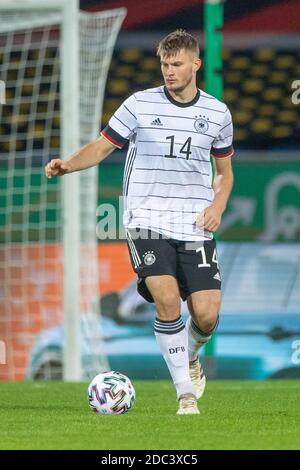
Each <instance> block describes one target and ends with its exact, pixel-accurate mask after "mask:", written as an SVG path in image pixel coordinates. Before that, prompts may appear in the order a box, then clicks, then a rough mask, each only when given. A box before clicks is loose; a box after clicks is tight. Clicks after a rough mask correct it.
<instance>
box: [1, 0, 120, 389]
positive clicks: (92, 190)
mask: <svg viewBox="0 0 300 470" xmlns="http://www.w3.org/2000/svg"><path fill="white" fill-rule="evenodd" d="M125 16H126V9H124V8H120V9H116V10H111V11H107V12H102V13H85V12H80V11H79V0H1V2H0V54H2V68H1V69H0V71H1V70H2V71H5V70H6V71H9V60H11V57H13V53H14V52H15V51H16V49H17V48H18V51H17V53H16V52H15V53H16V54H17V55H18V59H17V60H18V61H20V69H19V70H18V71H17V72H16V76H17V83H16V88H17V87H22V90H23V89H24V87H25V89H26V86H27V87H29V88H30V89H31V90H39V91H37V93H40V94H41V95H42V92H43V90H42V87H43V86H44V85H45V87H46V88H47V90H48V91H47V93H49V96H50V98H51V96H52V95H53V106H52V114H51V112H50V110H49V108H50V106H48V108H47V110H46V111H43V112H42V113H41V112H40V111H39V109H38V105H39V104H40V101H39V100H38V98H37V96H33V98H32V101H31V103H29V102H28V100H27V102H26V103H25V101H24V103H25V104H26V106H29V107H30V109H31V111H30V113H31V114H29V115H28V120H29V121H30V122H29V124H28V123H27V128H26V133H27V135H28V136H30V135H33V137H34V139H36V136H37V134H38V129H39V126H42V127H43V128H44V135H43V137H41V138H40V140H42V139H44V140H43V147H40V149H36V148H35V146H36V144H35V142H36V140H33V143H32V144H31V149H29V148H28V145H27V147H26V145H25V147H26V149H25V150H24V151H23V157H24V162H25V163H24V164H23V163H22V165H23V166H24V167H25V170H24V171H25V172H28V173H26V175H27V176H26V177H27V182H28V181H29V180H30V178H31V177H32V176H33V175H34V174H36V171H37V170H36V168H35V166H36V165H34V162H35V160H34V156H35V154H39V153H41V154H42V156H43V159H41V161H40V163H41V166H40V168H39V171H43V167H44V165H45V163H46V162H47V160H49V159H50V158H51V157H55V156H56V155H55V153H53V152H54V149H55V146H54V147H53V145H52V144H51V142H52V141H53V140H55V133H54V131H53V122H54V121H55V120H58V119H59V121H60V131H59V137H58V136H56V138H57V139H58V138H60V153H59V155H57V156H58V157H61V158H64V159H65V158H68V157H69V156H70V155H71V154H72V153H73V152H74V151H76V150H77V149H78V148H79V147H80V146H81V145H83V144H85V143H86V142H88V141H90V140H92V139H94V138H96V137H97V135H98V134H99V125H100V117H101V113H102V102H103V94H104V87H105V81H106V76H107V72H108V68H109V64H110V60H111V55H112V51H113V47H114V44H115V41H116V37H117V34H118V32H119V29H120V27H121V24H122V22H123V20H124V18H125ZM56 27H58V28H59V30H60V34H58V36H59V37H58V39H57V43H58V47H59V48H60V52H59V55H58V56H57V57H56V58H55V61H54V59H53V60H52V59H51V60H52V62H51V63H50V62H49V61H48V62H47V61H46V60H44V62H43V63H42V60H43V58H45V57H46V58H47V54H49V55H50V52H49V50H50V46H51V47H52V48H54V49H55V47H56V46H55V45H54V46H53V44H54V42H55V40H56V39H55V40H54V39H53V38H56V35H57V33H56V32H55V28H56ZM43 28H46V30H45V31H46V32H45V33H40V30H41V29H43ZM51 28H52V29H51ZM53 28H54V29H53ZM37 31H38V32H37ZM14 34H15V35H14ZM18 34H19V36H20V37H18ZM13 35H14V36H13ZM39 35H40V36H39ZM35 36H36V38H35ZM38 36H39V38H40V39H37V37H38ZM38 40H39V41H41V45H40V53H39V52H36V48H37V46H36V42H37V41H38ZM18 42H19V43H21V42H22V43H23V44H22V45H21V44H18ZM16 44H17V46H16ZM31 44H33V46H32V50H33V53H32V57H34V56H35V55H36V59H34V60H35V62H34V63H32V62H33V59H31V56H30V54H29V53H28V51H29V49H30V47H31ZM1 48H2V49H1ZM43 48H44V49H43ZM47 48H48V52H45V51H47ZM43 50H44V52H43ZM41 51H42V52H41ZM42 56H43V58H41V57H42ZM49 64H50V65H49ZM47 66H48V67H52V70H53V71H54V70H55V71H56V72H55V74H57V77H58V81H59V84H58V85H57V84H56V82H55V81H54V78H53V77H51V78H49V79H48V78H43V74H44V73H46V72H45V70H46V68H47ZM0 67H1V64H0ZM27 67H31V69H32V70H31V71H28V69H27ZM38 67H40V82H39V83H37V82H38V80H39V77H38V75H37V74H36V75H35V76H34V77H33V78H32V80H31V79H30V78H27V76H28V77H30V74H32V76H33V74H34V73H36V72H34V71H33V69H34V70H37V69H38ZM58 68H59V72H57V69H58ZM24 70H25V72H24ZM27 71H28V74H27ZM53 74H54V72H53ZM7 76H8V75H7ZM2 77H3V78H2ZM0 79H1V80H4V81H5V73H4V72H3V74H2V76H0ZM30 80H31V81H30ZM45 82H47V83H45ZM58 89H59V94H60V116H59V117H58V116H57V115H56V109H55V106H56V103H57V97H55V96H54V95H55V93H57V92H58V91H57V90H58ZM41 90H42V91H41ZM25 91H26V90H25ZM12 93H14V92H13V91H12ZM14 97H15V99H14V101H13V100H11V103H10V105H11V106H12V108H13V112H12V116H9V117H8V118H6V119H7V126H10V127H9V128H10V129H11V131H10V136H8V135H6V136H4V137H3V139H4V146H6V147H7V156H6V158H7V161H8V163H7V168H9V169H10V170H11V171H14V175H15V176H16V175H17V176H21V172H20V171H19V170H16V169H15V168H14V169H13V163H12V161H13V160H14V161H15V162H17V161H20V160H22V156H21V153H22V152H21V151H20V152H18V146H20V145H22V144H20V142H21V139H22V133H21V132H20V131H19V127H20V126H19V123H20V122H21V121H22V119H23V120H24V112H23V115H22V113H21V111H20V110H21V109H22V105H23V102H22V98H23V91H20V90H19V92H18V90H16V92H15V93H14ZM34 100H37V101H38V103H37V105H36V107H35V108H34V107H33V106H32V103H33V102H34ZM8 101H9V100H8ZM41 101H42V100H41ZM49 103H51V99H49V100H48V105H49ZM0 106H1V105H0ZM45 109H46V108H45ZM18 113H19V114H18ZM22 116H23V117H22ZM47 119H48V120H47ZM9 120H10V122H9ZM33 120H36V121H35V124H34V125H32V127H30V126H31V122H32V121H33ZM3 122H4V123H6V121H3ZM16 122H17V124H18V125H16V124H14V123H16ZM41 122H42V124H41ZM23 124H24V123H23ZM24 128H25V127H24ZM12 129H14V134H12ZM24 132H25V131H23V133H24ZM40 132H43V131H40ZM57 132H58V131H57ZM0 137H1V136H0ZM23 139H24V136H23ZM13 140H14V142H13ZM0 142H1V138H0ZM41 145H42V144H41ZM30 150H32V152H31V153H30ZM29 161H30V162H29ZM18 171H19V173H18ZM30 172H31V174H30ZM61 180H62V188H60V187H59V185H60V184H61V183H60V182H57V183H56V185H57V186H56V190H57V192H58V193H57V194H59V191H61V192H60V194H61V199H62V200H63V210H62V213H61V216H62V217H61V219H62V220H63V222H62V220H61V222H60V223H63V230H62V232H63V235H62V238H61V240H60V241H61V242H62V243H63V294H62V295H63V312H64V320H63V324H64V334H65V337H64V360H63V363H64V368H63V371H64V372H63V378H64V379H65V380H72V381H73V380H76V381H77V380H80V379H82V377H83V374H82V367H81V351H80V334H81V321H80V318H81V314H82V308H84V309H86V310H88V311H90V310H91V309H92V307H91V305H90V304H91V299H93V301H94V303H97V301H96V299H97V288H98V277H97V272H96V271H97V266H96V264H97V255H96V249H97V247H96V231H95V226H96V197H97V169H95V168H92V169H90V170H87V171H86V172H82V174H79V173H74V174H72V175H68V176H67V177H65V178H62V179H61ZM45 184H47V182H46V183H41V185H45ZM51 188H53V189H54V186H51ZM8 191H11V193H12V194H11V195H10V196H9V197H10V199H9V201H10V202H11V203H12V207H9V203H8V205H7V208H6V211H7V212H6V216H7V214H8V213H9V212H10V211H12V212H14V210H15V208H16V206H15V203H14V202H13V193H14V187H13V186H12V187H11V188H10V189H9V188H8ZM24 191H28V192H30V191H29V190H28V187H27V186H26V185H25V183H24ZM49 191H50V189H49V188H46V187H44V186H43V187H42V186H41V191H40V194H44V197H42V196H40V204H45V207H44V210H45V211H46V210H47V209H48V208H49V207H50V206H51V204H50V203H49V205H48V207H47V201H48V200H53V197H54V196H53V193H54V191H52V199H51V198H50V199H48V194H49ZM30 198H31V195H30V196H28V198H27V200H26V201H27V203H28V204H29V203H30ZM57 199H58V198H57V195H56V205H57V207H58V205H59V203H58V202H57ZM7 201H8V199H7ZM57 207H55V210H56V211H57V210H58V209H57ZM19 209H20V211H22V210H21V209H22V208H21V207H20V208H19ZM39 209H40V212H41V213H42V206H41V207H40V208H39ZM28 210H29V209H28ZM45 217H46V216H45ZM10 220H13V219H12V218H11V219H10ZM40 221H41V222H40V224H41V225H40V227H37V228H36V225H37V223H36V222H34V223H32V224H31V222H30V217H29V216H28V218H27V222H26V224H27V226H26V233H25V228H24V227H21V228H20V233H21V232H22V234H23V235H24V234H25V235H24V236H23V237H22V236H21V235H19V232H18V231H16V224H13V223H12V224H11V227H12V229H11V232H10V233H8V232H9V230H10V229H9V225H8V226H6V228H5V230H4V229H3V233H4V235H3V240H2V242H3V244H4V249H5V254H4V255H3V256H4V262H3V265H4V266H3V267H4V270H6V274H5V275H4V280H6V281H8V284H10V283H11V282H12V278H13V277H14V275H15V274H14V269H15V266H14V267H12V266H11V258H12V257H15V254H13V255H8V253H9V252H10V253H15V251H14V250H15V249H16V247H17V245H18V247H19V248H20V250H21V253H23V255H21V263H23V265H24V257H26V258H29V257H30V255H29V254H28V253H29V251H28V250H30V245H31V244H32V241H33V240H34V242H37V243H38V246H39V248H40V247H41V246H42V244H43V247H44V248H43V249H44V251H43V259H42V261H41V260H39V262H42V263H45V264H46V261H45V260H47V250H48V253H49V252H50V251H49V250H50V248H49V244H48V245H47V243H46V242H47V241H48V235H47V233H48V232H47V230H48V228H49V227H52V225H51V224H54V222H49V224H48V222H47V221H46V219H45V220H44V219H43V216H42V215H40ZM55 223H56V225H55V230H56V231H57V232H56V233H58V228H57V226H58V223H57V221H56V222H55ZM42 224H43V225H42ZM53 226H54V225H53ZM34 229H36V230H37V229H40V233H42V232H41V230H42V229H43V230H44V232H43V233H44V235H45V236H44V237H41V238H40V239H36V238H35V237H34V236H32V233H33V230H34ZM53 230H54V229H53ZM12 233H14V235H12ZM14 237H15V238H16V242H15V239H14ZM54 238H55V237H54ZM57 241H58V240H57V239H55V242H57ZM22 244H23V245H22ZM25 244H27V247H28V248H27V247H26V250H25ZM7 248H9V251H7ZM56 248H57V247H56ZM24 253H25V254H24ZM8 258H9V259H8ZM83 258H84V259H83ZM58 263H59V261H58ZM0 266H1V267H2V265H1V262H0ZM28 269H29V267H28ZM57 269H58V268H57ZM25 275H27V276H28V273H27V274H25ZM5 276H6V277H5ZM87 279H89V284H88V282H87ZM22 282H23V281H22ZM22 282H21V284H20V289H21V290H25V289H24V283H23V284H22ZM26 282H27V280H26ZM41 282H42V281H41ZM83 291H84V292H88V295H87V297H88V301H86V300H82V295H83V294H82V292H83ZM15 300H16V299H11V301H12V303H15ZM9 301H10V299H8V302H9ZM22 302H23V305H25V304H26V305H27V298H26V301H25V300H24V297H23V298H21V297H20V299H19V303H22ZM28 302H29V301H28ZM82 304H84V307H82ZM13 308H14V307H13V306H12V305H11V306H9V305H8V304H4V310H3V311H4V312H5V314H4V317H2V323H1V320H0V339H2V338H1V331H4V328H6V332H7V331H8V330H7V326H4V322H5V321H6V322H7V323H13V319H14V316H13V315H14V311H15V310H13ZM47 308H48V307H47ZM24 310H26V307H25V306H24ZM24 314H25V315H26V312H24ZM28 321H29V320H28ZM47 321H48V323H47V324H49V325H50V326H52V323H51V321H49V320H47ZM12 334H13V333H9V334H7V335H8V336H7V335H6V336H5V337H6V338H7V337H11V336H12ZM9 335H10V336H9ZM94 340H95V339H94ZM92 342H93V339H92ZM31 346H32V344H31ZM96 349H97V348H96ZM9 350H10V347H9V346H8V361H9V357H10V356H9ZM98 350H99V345H98ZM102 352H103V351H102ZM104 356H105V355H104V354H103V355H102V360H104V361H105V359H104ZM16 363H17V362H16ZM98 367H100V366H99V363H97V362H96V363H95V368H94V369H95V372H97V368H98ZM92 373H93V371H90V373H89V375H92ZM21 375H22V374H21V373H20V374H16V376H14V375H12V376H8V377H7V378H12V379H14V378H20V377H21ZM50 376H51V374H50Z"/></svg>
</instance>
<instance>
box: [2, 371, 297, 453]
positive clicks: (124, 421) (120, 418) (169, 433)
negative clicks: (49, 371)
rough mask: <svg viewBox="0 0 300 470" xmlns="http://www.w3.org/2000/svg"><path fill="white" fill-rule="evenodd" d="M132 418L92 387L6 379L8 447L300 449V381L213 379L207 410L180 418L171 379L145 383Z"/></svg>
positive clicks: (138, 388)
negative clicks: (94, 394)
mask: <svg viewBox="0 0 300 470" xmlns="http://www.w3.org/2000/svg"><path fill="white" fill-rule="evenodd" d="M134 386H135V389H136V395H137V399H136V403H135V406H134V408H133V409H132V411H131V412H130V413H128V414H124V415H98V414H96V413H93V412H92V411H91V410H90V409H89V406H88V402H87V398H86V390H87V384H85V383H79V384H73V383H72V384H71V383H62V382H19V383H12V382H2V383H0V423H1V426H0V448H1V449H101V450H102V449H110V450H113V449H133V450H136V449H145V450H150V449H162V450H163V449H166V450H168V449H169V450H174V449H178V450H182V449H186V450H191V449H194V450H201V449H299V447H300V400H299V388H300V382H299V381H296V380H294V381H292V380H291V381H287V380H286V381H279V380H276V381H267V382H254V381H253V382H248V381H247V382H246V381H230V382H229V381H220V382H217V381H216V382H214V381H210V382H209V383H208V385H207V388H206V391H205V394H204V396H203V398H202V399H201V400H200V403H199V405H200V409H201V414H200V415H194V416H193V415H192V416H191V415H186V416H177V415H176V409H177V406H176V400H175V392H174V390H173V386H172V385H171V383H170V382H168V381H137V382H135V383H134Z"/></svg>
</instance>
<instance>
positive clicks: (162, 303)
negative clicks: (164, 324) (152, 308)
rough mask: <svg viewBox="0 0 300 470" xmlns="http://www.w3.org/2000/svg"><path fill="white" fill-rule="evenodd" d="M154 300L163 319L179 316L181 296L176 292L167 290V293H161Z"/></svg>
mask: <svg viewBox="0 0 300 470" xmlns="http://www.w3.org/2000/svg"><path fill="white" fill-rule="evenodd" d="M154 300H155V305H156V309H157V313H158V314H159V317H160V318H161V320H169V319H170V320H173V319H175V318H177V317H178V315H179V311H180V298H179V296H178V294H177V293H176V292H166V293H165V295H159V296H158V297H157V298H155V299H154Z"/></svg>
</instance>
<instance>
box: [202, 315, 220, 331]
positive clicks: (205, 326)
mask: <svg viewBox="0 0 300 470" xmlns="http://www.w3.org/2000/svg"><path fill="white" fill-rule="evenodd" d="M217 321H218V317H207V318H201V320H199V328H200V329H201V331H203V333H205V334H209V333H211V332H213V331H214V330H215V328H216V325H217Z"/></svg>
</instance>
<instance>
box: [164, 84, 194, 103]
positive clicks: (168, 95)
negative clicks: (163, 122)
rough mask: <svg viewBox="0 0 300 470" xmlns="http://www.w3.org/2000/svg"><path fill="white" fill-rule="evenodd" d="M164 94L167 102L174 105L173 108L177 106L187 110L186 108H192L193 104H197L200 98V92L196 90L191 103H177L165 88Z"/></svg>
mask: <svg viewBox="0 0 300 470" xmlns="http://www.w3.org/2000/svg"><path fill="white" fill-rule="evenodd" d="M164 92H165V95H166V97H167V98H168V100H169V101H170V102H171V103H172V104H174V105H175V106H179V108H187V107H188V106H193V104H195V103H197V101H198V99H199V97H200V90H199V88H197V93H196V95H195V96H194V98H193V99H192V101H189V102H187V103H180V102H179V101H176V100H174V98H173V97H172V96H171V95H170V93H169V91H168V89H167V87H166V86H164Z"/></svg>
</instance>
